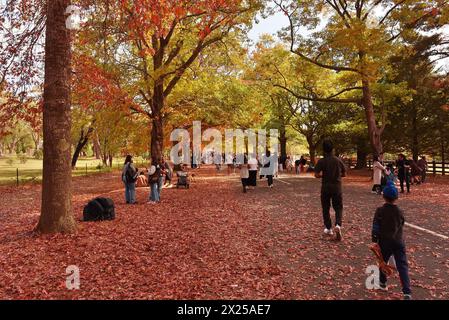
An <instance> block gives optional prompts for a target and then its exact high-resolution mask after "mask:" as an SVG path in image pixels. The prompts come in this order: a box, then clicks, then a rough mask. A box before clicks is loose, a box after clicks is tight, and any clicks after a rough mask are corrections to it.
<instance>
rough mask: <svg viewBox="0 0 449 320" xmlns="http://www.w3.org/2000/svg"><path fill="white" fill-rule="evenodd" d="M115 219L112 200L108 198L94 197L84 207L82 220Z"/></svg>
mask: <svg viewBox="0 0 449 320" xmlns="http://www.w3.org/2000/svg"><path fill="white" fill-rule="evenodd" d="M114 219H115V205H114V201H112V199H109V198H96V199H94V200H92V201H89V203H88V204H87V205H86V206H85V207H84V210H83V221H104V220H114Z"/></svg>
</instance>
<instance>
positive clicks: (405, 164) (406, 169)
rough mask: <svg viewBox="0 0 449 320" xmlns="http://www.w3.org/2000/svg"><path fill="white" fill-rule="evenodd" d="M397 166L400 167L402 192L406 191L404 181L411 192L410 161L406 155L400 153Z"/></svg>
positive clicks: (408, 191)
mask: <svg viewBox="0 0 449 320" xmlns="http://www.w3.org/2000/svg"><path fill="white" fill-rule="evenodd" d="M396 168H397V169H398V178H399V181H400V183H401V193H404V182H405V184H406V186H407V193H410V162H409V161H408V160H407V159H406V157H405V155H403V154H400V155H399V157H398V160H397V161H396Z"/></svg>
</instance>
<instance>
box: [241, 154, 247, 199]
mask: <svg viewBox="0 0 449 320" xmlns="http://www.w3.org/2000/svg"><path fill="white" fill-rule="evenodd" d="M239 167H240V178H241V179H242V186H243V193H246V192H247V189H248V185H249V170H248V158H246V157H245V160H244V161H243V164H242V165H240V166H239Z"/></svg>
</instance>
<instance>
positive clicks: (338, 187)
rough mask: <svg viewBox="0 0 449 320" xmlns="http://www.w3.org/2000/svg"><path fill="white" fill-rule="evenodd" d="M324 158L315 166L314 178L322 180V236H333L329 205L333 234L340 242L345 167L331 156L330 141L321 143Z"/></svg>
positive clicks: (332, 149)
mask: <svg viewBox="0 0 449 320" xmlns="http://www.w3.org/2000/svg"><path fill="white" fill-rule="evenodd" d="M323 151H324V158H322V159H320V160H319V161H318V163H317V164H316V166H315V177H316V178H318V179H322V186H321V206H322V209H323V220H324V225H325V229H324V234H325V235H329V236H331V235H333V231H332V220H331V216H330V208H331V203H332V207H333V208H334V211H335V229H334V230H335V234H336V239H337V241H341V240H342V230H341V228H342V220H343V191H342V178H343V177H346V167H345V165H344V163H343V162H342V161H341V159H340V158H338V157H336V156H335V155H334V154H333V151H334V146H333V143H332V141H330V140H327V139H326V140H325V141H324V142H323Z"/></svg>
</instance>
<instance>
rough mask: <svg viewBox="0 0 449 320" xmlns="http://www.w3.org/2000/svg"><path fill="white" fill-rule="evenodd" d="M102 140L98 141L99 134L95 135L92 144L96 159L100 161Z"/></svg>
mask: <svg viewBox="0 0 449 320" xmlns="http://www.w3.org/2000/svg"><path fill="white" fill-rule="evenodd" d="M99 140H100V139H98V134H95V135H94V139H93V142H92V146H93V148H92V149H93V150H94V156H95V159H97V160H100V159H101V146H100V141H99Z"/></svg>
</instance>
